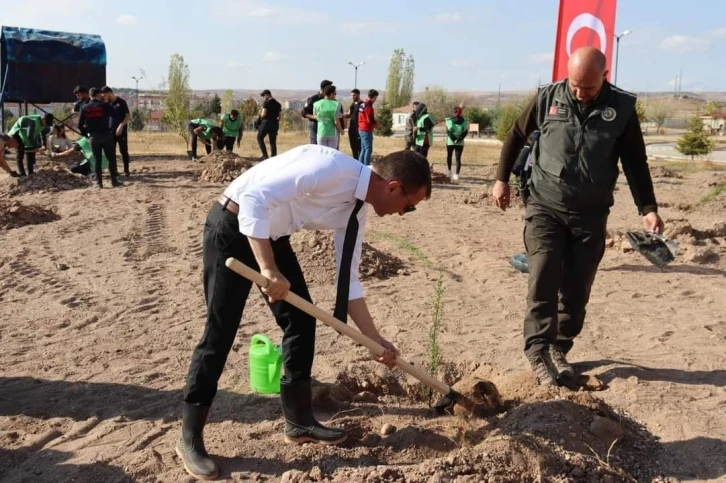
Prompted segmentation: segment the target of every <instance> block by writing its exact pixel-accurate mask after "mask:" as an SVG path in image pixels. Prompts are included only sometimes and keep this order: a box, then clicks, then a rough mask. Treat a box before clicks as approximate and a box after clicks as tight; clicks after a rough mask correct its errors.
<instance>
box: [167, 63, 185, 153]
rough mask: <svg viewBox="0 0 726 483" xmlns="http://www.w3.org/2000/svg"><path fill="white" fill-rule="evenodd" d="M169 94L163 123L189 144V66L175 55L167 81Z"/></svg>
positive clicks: (170, 64)
mask: <svg viewBox="0 0 726 483" xmlns="http://www.w3.org/2000/svg"><path fill="white" fill-rule="evenodd" d="M167 84H168V86H169V92H168V95H167V96H166V100H165V101H164V115H163V116H162V117H161V122H163V123H164V124H166V125H167V126H169V127H170V128H172V129H173V130H176V132H177V133H179V135H180V136H181V137H182V138H184V141H185V142H189V131H188V130H187V126H186V123H187V120H188V119H189V95H190V93H191V89H190V88H189V66H188V65H187V64H186V63H185V62H184V57H182V56H181V55H179V54H173V55H172V56H171V60H170V62H169V78H168V79H167Z"/></svg>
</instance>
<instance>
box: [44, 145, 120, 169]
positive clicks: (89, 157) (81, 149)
mask: <svg viewBox="0 0 726 483" xmlns="http://www.w3.org/2000/svg"><path fill="white" fill-rule="evenodd" d="M76 153H80V154H81V155H83V159H82V160H81V161H78V162H77V163H73V164H72V165H71V166H70V170H71V173H76V174H82V175H83V176H88V175H91V177H95V175H94V174H93V173H95V171H96V170H95V168H96V159H95V158H94V157H93V150H92V149H91V140H90V139H88V138H87V137H81V138H79V139H77V140H76V141H75V142H74V143H73V146H71V147H70V148H68V149H66V150H65V151H61V152H58V153H50V157H51V158H53V159H57V158H64V157H66V156H71V155H73V154H76ZM101 168H102V169H108V158H107V157H106V154H105V153H101Z"/></svg>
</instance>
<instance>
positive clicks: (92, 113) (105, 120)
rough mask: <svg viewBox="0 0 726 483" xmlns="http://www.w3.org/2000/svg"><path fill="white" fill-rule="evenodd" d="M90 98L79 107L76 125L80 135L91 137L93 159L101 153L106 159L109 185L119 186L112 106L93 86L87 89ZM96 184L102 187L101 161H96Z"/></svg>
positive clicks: (99, 156)
mask: <svg viewBox="0 0 726 483" xmlns="http://www.w3.org/2000/svg"><path fill="white" fill-rule="evenodd" d="M89 94H90V95H91V100H90V101H89V102H88V103H87V104H85V105H84V106H83V107H82V108H81V115H80V117H79V118H78V127H79V129H80V130H81V135H83V136H86V137H89V138H90V139H91V149H92V150H93V157H94V159H102V158H101V156H102V154H105V155H106V158H107V159H108V172H109V174H110V175H111V186H114V187H115V186H121V185H122V183H121V181H119V180H118V172H117V171H116V146H115V143H114V138H113V133H112V132H111V122H112V120H111V118H112V117H113V107H111V104H109V103H107V102H104V101H103V100H101V91H100V89H96V88H95V87H93V88H91V90H90V91H89ZM95 168H96V186H97V187H98V188H102V187H103V182H102V178H101V172H102V170H103V167H102V165H101V163H96V165H95Z"/></svg>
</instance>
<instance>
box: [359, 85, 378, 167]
mask: <svg viewBox="0 0 726 483" xmlns="http://www.w3.org/2000/svg"><path fill="white" fill-rule="evenodd" d="M376 99H378V91H377V90H375V89H371V90H369V91H368V97H367V98H366V100H365V101H363V102H361V104H360V106H359V108H358V134H359V135H360V156H358V161H360V162H361V163H363V164H364V165H366V166H368V165H370V164H371V154H373V130H374V129H375V128H376V126H377V125H378V121H376V114H375V111H374V110H373V103H375V102H376Z"/></svg>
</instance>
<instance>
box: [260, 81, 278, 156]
mask: <svg viewBox="0 0 726 483" xmlns="http://www.w3.org/2000/svg"><path fill="white" fill-rule="evenodd" d="M260 95H261V96H262V98H263V99H264V101H263V102H262V111H261V112H260V117H259V118H258V124H259V127H258V130H257V144H258V145H259V146H260V151H262V157H261V158H260V161H264V160H265V159H267V147H266V146H265V136H267V137H268V138H269V139H270V154H271V155H272V157H273V158H274V157H275V156H277V132H278V131H279V130H280V113H281V112H282V104H280V103H279V102H278V100H277V99H275V98H274V97H272V93H271V92H270V91H269V90H268V89H265V90H264V91H262V93H261V94H260Z"/></svg>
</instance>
